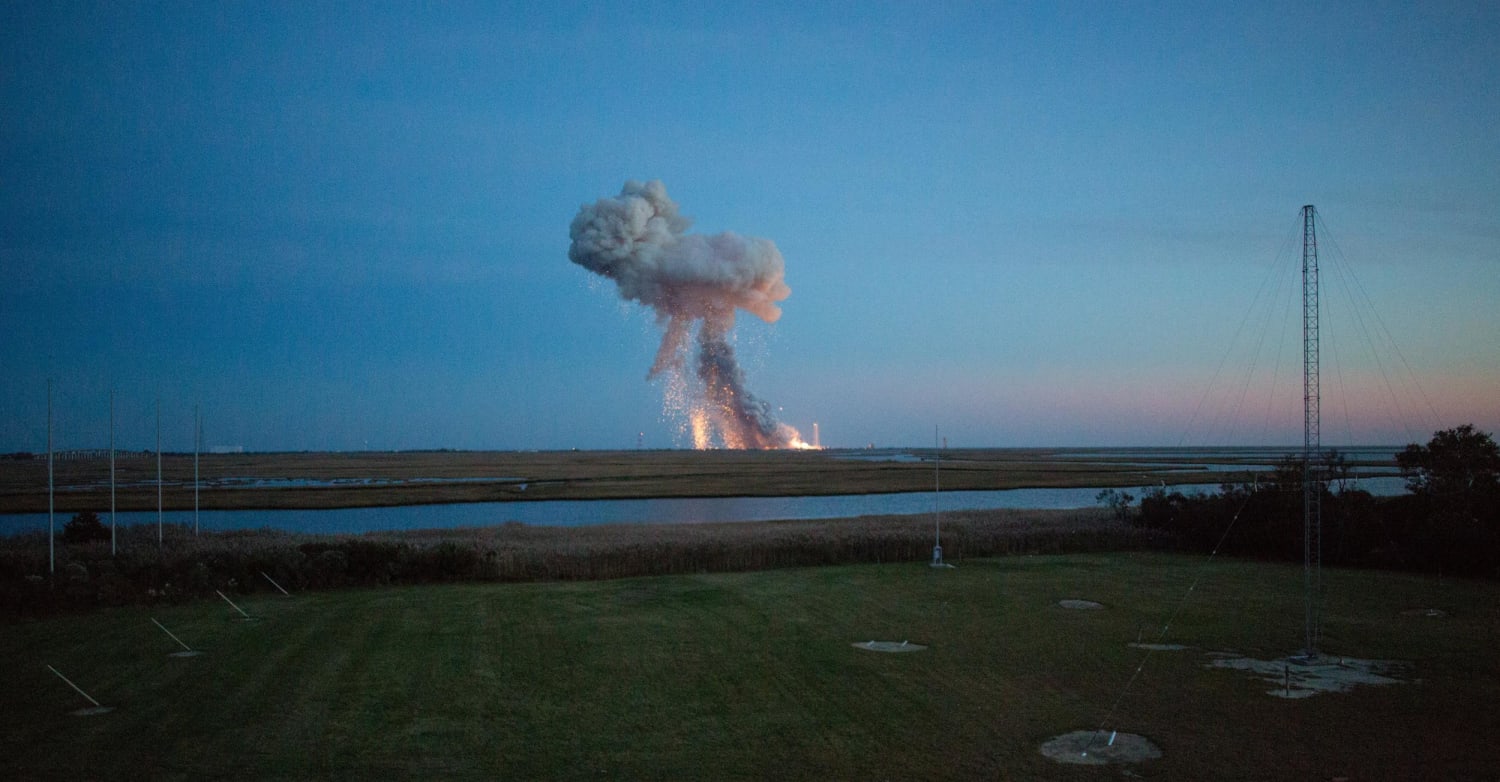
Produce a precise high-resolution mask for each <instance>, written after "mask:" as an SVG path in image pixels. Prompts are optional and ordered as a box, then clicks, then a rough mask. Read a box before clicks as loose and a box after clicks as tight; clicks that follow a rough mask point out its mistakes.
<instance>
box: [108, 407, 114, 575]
mask: <svg viewBox="0 0 1500 782" xmlns="http://www.w3.org/2000/svg"><path fill="white" fill-rule="evenodd" d="M109 555H110V556H114V555H115V390H114V389H113V388H111V389H110V390H109Z"/></svg>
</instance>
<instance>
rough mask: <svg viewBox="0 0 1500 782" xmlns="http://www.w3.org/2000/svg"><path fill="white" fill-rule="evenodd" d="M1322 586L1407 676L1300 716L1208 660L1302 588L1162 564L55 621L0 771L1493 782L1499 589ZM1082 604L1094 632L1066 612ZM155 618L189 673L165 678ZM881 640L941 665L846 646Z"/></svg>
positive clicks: (1021, 564) (178, 667) (339, 596)
mask: <svg viewBox="0 0 1500 782" xmlns="http://www.w3.org/2000/svg"><path fill="white" fill-rule="evenodd" d="M1325 576H1326V582H1327V586H1328V593H1329V602H1328V610H1327V614H1326V644H1325V645H1326V649H1327V651H1329V652H1331V653H1334V654H1347V655H1351V656H1360V657H1365V658H1380V659H1395V660H1405V661H1409V662H1410V663H1411V664H1412V665H1411V668H1410V681H1408V682H1406V683H1404V684H1399V685H1392V686H1389V687H1383V688H1364V689H1359V690H1355V691H1354V692H1351V693H1349V694H1347V695H1328V696H1319V697H1316V698H1311V699H1307V700H1301V701H1287V700H1283V699H1279V698H1273V697H1269V696H1267V695H1265V694H1264V690H1265V689H1266V686H1265V685H1264V684H1263V683H1262V682H1259V681H1257V680H1254V679H1253V678H1249V677H1245V676H1242V675H1239V674H1236V673H1234V672H1230V671H1223V670H1214V669H1208V668H1206V667H1205V662H1206V660H1207V659H1208V658H1207V657H1206V654H1205V652H1206V651H1210V650H1233V651H1236V652H1239V653H1242V654H1253V655H1260V656H1266V657H1270V656H1275V655H1281V654H1285V653H1287V652H1288V651H1291V650H1294V649H1295V648H1296V647H1297V644H1298V643H1299V642H1300V632H1301V621H1300V617H1301V610H1302V603H1301V601H1302V592H1301V571H1300V568H1296V567H1291V566H1285V565H1280V564H1269V563H1255V562H1244V561H1226V560H1219V559H1215V560H1208V559H1206V558H1203V557H1185V556H1175V555H1163V554H1150V553H1116V554H1066V555H1038V556H1011V557H999V558H993V559H979V558H974V557H967V558H965V560H964V561H963V563H962V565H961V566H960V567H959V568H958V569H956V570H941V571H940V570H933V569H931V568H928V567H925V566H923V565H921V564H917V563H900V564H883V565H874V564H865V565H845V566H837V567H818V568H797V569H784V570H776V571H763V572H750V573H717V574H691V575H677V576H664V577H652V578H628V579H617V580H610V581H593V582H551V583H530V584H453V585H439V586H423V587H382V588H371V589H350V590H340V591H328V592H317V593H311V594H299V595H298V596H297V597H295V598H293V599H285V598H281V597H279V596H276V597H273V596H271V595H270V594H265V593H262V594H258V595H250V596H246V597H244V599H243V600H242V601H241V604H242V605H244V606H245V607H246V608H247V609H248V610H249V611H250V612H251V613H254V614H256V615H258V616H261V617H263V620H262V621H261V622H257V623H242V622H237V621H234V619H233V613H232V611H231V610H230V609H229V608H228V607H227V606H224V605H223V604H222V603H221V602H219V601H217V600H212V601H199V602H193V603H189V604H184V605H179V606H155V607H151V608H147V607H126V608H119V609H113V610H108V611H97V612H91V613H88V614H85V615H72V616H62V617H54V618H51V619H46V620H38V621H28V622H19V623H13V624H11V625H9V626H7V627H5V628H4V630H5V632H4V633H0V659H4V660H5V661H6V663H7V665H6V666H4V668H3V669H0V693H4V695H5V708H4V709H0V765H3V768H4V769H5V771H7V772H8V775H9V776H10V777H11V778H17V779H42V778H49V779H50V778H87V779H129V778H138V777H141V776H145V775H148V774H149V775H150V776H151V777H153V778H157V779H203V778H236V779H254V778H281V779H309V778H319V779H370V778H386V779H417V778H420V779H432V778H445V779H601V778H614V779H621V778H623V779H726V780H734V779H888V778H889V779H898V778H915V779H932V778H944V779H997V778H999V779H1103V778H1119V777H1120V776H1121V773H1122V771H1124V770H1126V769H1122V768H1120V767H1105V768H1101V769H1079V768H1076V767H1065V766H1060V765H1057V764H1055V763H1054V762H1053V761H1050V760H1048V759H1046V758H1044V757H1043V756H1042V755H1041V754H1040V752H1039V751H1038V748H1039V747H1040V745H1041V744H1042V743H1043V742H1045V741H1046V740H1048V739H1050V738H1052V737H1054V736H1057V735H1060V734H1062V733H1066V732H1070V731H1073V730H1085V729H1094V728H1097V727H1099V726H1100V724H1101V722H1103V721H1105V720H1106V719H1108V720H1109V721H1108V722H1106V723H1105V724H1106V727H1118V728H1119V729H1120V730H1122V731H1128V732H1132V733H1138V734H1140V735H1144V736H1146V737H1147V738H1149V739H1151V740H1152V741H1153V742H1155V743H1156V744H1158V745H1159V746H1160V747H1162V750H1163V752H1164V756H1163V757H1162V758H1161V759H1160V760H1155V761H1150V762H1147V763H1143V764H1139V765H1135V766H1132V767H1130V768H1129V769H1128V770H1129V771H1130V773H1131V774H1134V775H1138V776H1141V777H1146V778H1158V779H1223V780H1238V779H1246V780H1249V779H1255V780H1278V779H1289V780H1290V779H1295V780H1303V779H1332V778H1338V777H1347V778H1350V779H1423V778H1434V779H1492V778H1495V777H1496V776H1497V774H1500V751H1497V749H1496V746H1495V745H1494V743H1493V742H1492V741H1490V740H1489V737H1490V736H1492V735H1494V733H1495V731H1496V730H1497V729H1500V712H1497V711H1496V710H1495V709H1494V707H1493V704H1494V703H1495V702H1496V699H1497V698H1500V658H1497V657H1496V656H1495V655H1494V654H1493V653H1492V652H1493V650H1492V649H1491V648H1490V646H1491V644H1493V641H1494V639H1495V638H1496V637H1497V634H1500V616H1497V609H1496V608H1495V606H1497V605H1500V593H1497V589H1500V587H1496V586H1495V585H1494V584H1492V583H1485V582H1469V581H1461V580H1460V581H1455V580H1438V579H1432V578H1423V577H1419V576H1413V575H1400V574H1390V573H1381V572H1374V571H1342V570H1333V569H1330V570H1328V571H1326V572H1325ZM1070 597H1071V598H1087V599H1093V600H1097V601H1099V602H1102V603H1104V604H1105V605H1106V606H1107V607H1106V609H1105V610H1102V611H1087V612H1082V611H1068V610H1065V609H1061V608H1059V607H1058V606H1057V605H1056V603H1057V601H1058V600H1059V599H1062V598H1070ZM1412 607H1432V608H1438V609H1442V610H1444V611H1446V612H1448V616H1447V617H1445V618H1443V619H1437V620H1434V619H1428V618H1426V617H1416V616H1410V615H1407V614H1404V613H1403V611H1405V610H1407V609H1409V608H1412ZM1174 616H1175V618H1174V619H1173V626H1172V630H1171V633H1170V635H1169V636H1168V639H1167V640H1171V641H1175V642H1179V643H1183V644H1186V645H1188V646H1190V647H1192V648H1191V649H1189V650H1185V651H1180V652H1164V653H1155V654H1150V655H1149V656H1144V655H1143V653H1142V652H1140V651H1139V650H1135V649H1131V648H1130V647H1128V645H1127V644H1128V642H1130V641H1134V640H1135V639H1136V637H1137V635H1138V633H1139V632H1140V629H1141V628H1142V627H1160V626H1161V625H1162V624H1163V623H1164V622H1165V621H1166V620H1167V619H1168V618H1170V617H1174ZM152 617H154V618H157V619H158V620H159V621H161V622H162V623H163V624H165V625H166V626H168V627H170V628H172V630H173V632H174V633H177V634H178V635H180V636H182V637H183V638H184V639H185V640H187V641H188V642H189V643H191V644H193V645H194V646H195V648H201V649H203V650H204V651H205V654H204V655H203V656H201V657H196V658H192V659H190V660H179V659H173V658H169V657H167V656H166V654H167V653H168V652H170V651H172V650H173V649H175V648H176V647H175V646H174V645H173V644H172V642H171V641H170V639H168V638H166V637H165V636H164V635H163V634H162V633H161V632H160V631H159V630H157V629H156V628H155V627H153V626H152V625H151V624H150V622H149V620H150V618H152ZM869 639H893V640H900V639H910V640H911V641H912V642H914V643H921V644H924V645H927V646H928V648H927V649H926V650H924V651H922V652H920V653H915V654H903V655H881V654H872V653H869V652H864V651H861V650H858V649H854V648H852V647H851V646H850V643H851V642H854V641H863V640H869ZM1143 663H1144V668H1143V673H1142V674H1141V675H1140V676H1139V677H1138V678H1137V679H1136V680H1135V682H1134V684H1133V685H1132V686H1131V687H1130V688H1129V689H1128V690H1126V689H1125V688H1124V685H1125V683H1126V682H1127V681H1129V680H1130V679H1131V676H1132V672H1133V671H1135V670H1136V668H1137V666H1140V665H1142V664H1143ZM48 664H51V665H55V666H56V667H58V668H59V670H62V671H64V672H66V673H67V674H68V675H69V676H70V677H71V678H73V679H74V680H75V681H77V682H79V683H80V684H81V685H82V686H84V687H85V688H87V689H89V690H90V692H91V693H92V694H94V695H95V696H96V697H98V698H99V699H100V700H101V701H102V702H104V703H106V704H108V705H112V706H114V707H115V711H114V712H111V713H110V714H109V715H105V716H101V717H92V718H79V717H73V716H70V714H69V712H70V711H71V710H72V709H74V708H76V706H77V705H79V704H78V703H75V701H77V700H78V698H77V696H76V695H74V694H73V693H71V692H70V691H68V690H67V688H66V687H65V686H64V685H62V684H61V683H60V682H58V681H56V680H55V679H54V678H53V677H52V676H51V674H49V673H48V672H47V671H46V670H45V668H44V666H45V665H48ZM1116 702H1118V704H1119V706H1118V708H1117V709H1115V710H1114V711H1113V712H1111V708H1110V707H1111V705H1112V704H1115V703H1116Z"/></svg>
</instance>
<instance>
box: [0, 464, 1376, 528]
mask: <svg viewBox="0 0 1500 782" xmlns="http://www.w3.org/2000/svg"><path fill="white" fill-rule="evenodd" d="M1358 487H1359V488H1361V489H1364V490H1365V491H1368V492H1370V493H1371V494H1375V495H1377V496H1386V495H1393V494H1399V493H1400V492H1402V491H1403V490H1404V480H1403V479H1402V478H1399V477H1386V476H1380V477H1373V478H1364V479H1361V480H1360V481H1359V484H1358ZM1172 488H1173V490H1174V491H1181V492H1183V493H1189V492H1193V491H1216V490H1218V488H1219V485H1218V484H1217V483H1205V484H1189V485H1179V486H1174V487H1172ZM1099 491H1100V489H1099V488H1098V487H1093V488H1070V489H1005V490H996V491H945V492H942V493H941V494H933V493H932V492H909V493H901V494H849V495H820V496H811V497H701V498H695V497H688V498H673V499H650V500H544V501H534V502H478V503H460V504H449V505H405V506H399V507H391V508H338V509H332V510H211V511H210V510H205V511H200V512H199V514H198V524H199V526H200V528H201V529H205V530H213V531H227V530H243V529H277V530H283V531H287V532H306V533H317V534H351V533H361V532H388V531H396V530H412V529H451V528H454V527H484V526H491V525H496V524H503V523H505V522H508V521H518V522H521V523H523V524H533V525H537V526H557V527H578V526H587V525H591V524H645V523H666V524H695V523H703V522H741V521H773V520H777V519H836V518H845V517H853V516H875V515H902V514H919V513H932V512H933V511H934V510H935V509H941V510H942V511H943V512H949V511H958V510H988V509H995V508H1039V509H1065V508H1090V507H1097V506H1098V502H1097V500H1096V497H1097V496H1098V494H1099ZM1125 491H1129V492H1130V493H1132V494H1134V495H1136V496H1137V497H1139V496H1140V495H1141V493H1142V492H1143V491H1144V490H1143V489H1140V488H1136V489H1125ZM99 515H100V518H101V519H102V520H103V521H104V523H105V524H108V523H109V514H108V513H101V514H99ZM70 518H72V514H71V513H67V514H65V513H59V514H56V516H55V517H54V519H53V523H54V524H55V525H56V526H57V527H58V528H61V527H62V525H63V524H65V523H66V522H67V521H68V519H70ZM156 521H157V514H156V512H155V511H131V512H126V513H119V514H117V517H116V523H118V524H121V525H130V524H155V523H156ZM162 521H164V522H165V523H167V524H185V525H187V526H190V527H191V526H192V525H193V511H167V512H165V513H163V514H162ZM47 525H48V521H47V514H45V513H17V514H4V515H0V535H14V534H18V533H22V532H35V531H46V529H47Z"/></svg>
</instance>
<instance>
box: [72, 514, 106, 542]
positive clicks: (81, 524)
mask: <svg viewBox="0 0 1500 782" xmlns="http://www.w3.org/2000/svg"><path fill="white" fill-rule="evenodd" d="M91 540H109V528H108V527H106V526H104V522H102V521H100V520H99V514H97V513H95V512H93V511H91V510H86V511H83V512H82V513H79V514H78V515H76V516H74V517H73V519H72V521H69V522H68V523H67V524H64V525H63V542H64V543H88V542H89V541H91Z"/></svg>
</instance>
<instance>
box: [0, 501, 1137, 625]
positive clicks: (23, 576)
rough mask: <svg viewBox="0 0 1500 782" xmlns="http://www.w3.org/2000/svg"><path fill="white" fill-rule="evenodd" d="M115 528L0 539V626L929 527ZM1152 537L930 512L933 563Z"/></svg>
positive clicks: (699, 567)
mask: <svg viewBox="0 0 1500 782" xmlns="http://www.w3.org/2000/svg"><path fill="white" fill-rule="evenodd" d="M165 533H166V534H165V539H164V540H163V541H161V542H160V543H159V542H158V541H157V534H156V529H155V528H154V527H153V526H146V525H139V526H130V527H123V528H122V529H121V531H120V538H119V550H118V552H117V553H115V554H114V555H111V553H110V547H109V543H108V542H107V541H103V542H98V541H95V542H89V543H81V544H60V545H59V546H58V547H57V550H56V555H57V569H56V573H55V575H52V576H50V577H49V575H48V573H49V570H48V547H47V543H46V535H45V533H40V532H33V533H22V534H19V535H11V536H5V537H0V617H4V616H7V615H45V614H48V613H52V612H55V611H58V610H66V609H77V608H87V607H93V606H107V605H123V604H131V603H161V602H168V603H174V602H180V601H183V600H193V599H203V598H208V599H213V597H214V592H215V590H223V591H225V592H228V593H231V594H233V593H239V594H249V593H254V592H271V593H274V592H275V591H276V590H275V589H274V588H273V587H272V586H271V583H270V581H271V580H272V579H274V581H275V582H276V583H279V584H281V585H283V586H285V587H288V588H291V589H294V590H299V591H300V590H306V589H329V588H341V587H351V586H377V585H390V584H419V583H443V582H453V581H482V582H489V581H587V580H600V579H617V578H630V577H638V576H657V575H672V574H685V573H707V572H736V571H750V570H769V569H776V568H787V567H807V566H816V565H835V564H850V563H860V562H874V563H880V562H923V561H926V560H927V559H928V558H929V556H930V555H931V552H932V545H933V534H934V529H933V523H932V519H931V517H929V516H865V517H859V518H852V519H821V520H788V521H770V522H757V523H716V524H604V525H595V526H582V527H546V526H530V525H525V524H517V523H505V524H497V525H494V526H486V527H469V528H459V529H443V530H413V531H406V532H378V533H367V534H362V535H314V534H297V533H285V532H278V531H274V530H246V531H235V532H208V533H204V534H202V535H197V536H195V535H194V534H193V532H192V530H191V529H188V528H184V527H180V526H176V525H168V526H167V527H166V528H165ZM1165 544H1166V538H1165V536H1163V535H1162V534H1161V533H1159V532H1156V531H1153V530H1147V529H1140V528H1137V527H1135V526H1132V525H1130V524H1128V523H1126V522H1123V521H1120V520H1119V519H1117V518H1115V517H1114V516H1113V515H1111V514H1109V513H1107V512H1105V511H1104V510H1102V509H1083V510H984V511H959V512H953V513H948V514H944V517H943V548H944V553H945V559H947V560H948V561H950V562H962V561H965V560H967V559H972V558H975V557H992V556H1003V555H1011V554H1058V553H1076V552H1096V551H1122V550H1143V549H1150V548H1162V547H1164V546H1165Z"/></svg>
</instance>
